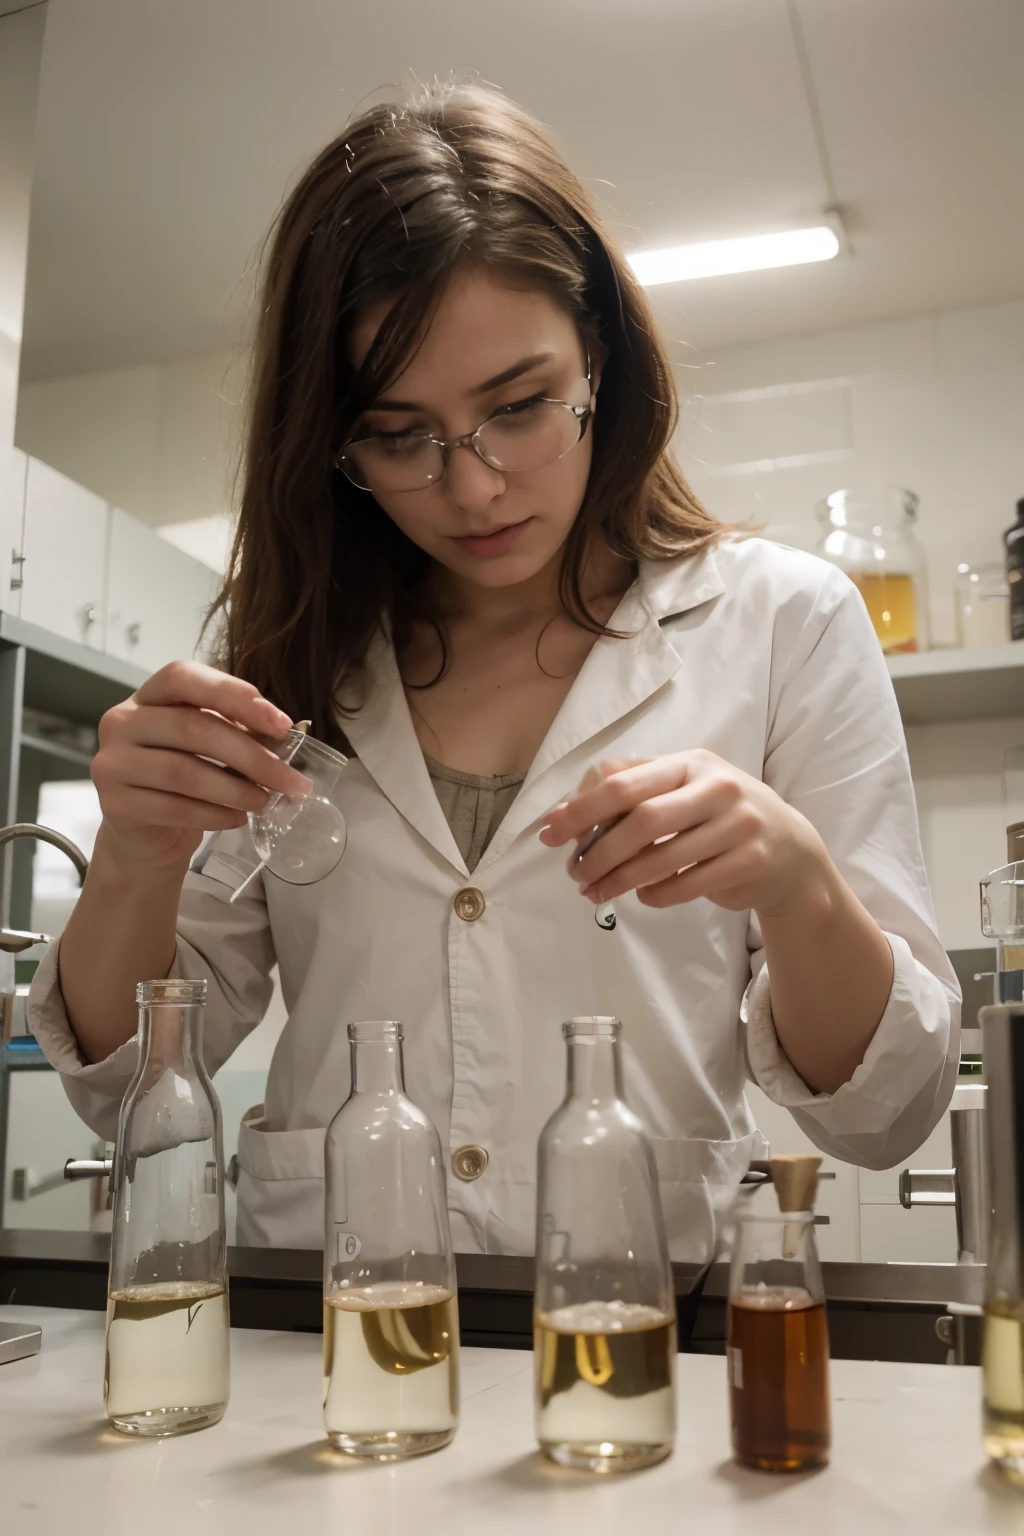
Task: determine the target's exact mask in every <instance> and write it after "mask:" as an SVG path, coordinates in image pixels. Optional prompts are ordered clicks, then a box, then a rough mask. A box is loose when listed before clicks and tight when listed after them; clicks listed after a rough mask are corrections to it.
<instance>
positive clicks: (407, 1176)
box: [324, 1020, 459, 1461]
mask: <svg viewBox="0 0 1024 1536" xmlns="http://www.w3.org/2000/svg"><path fill="white" fill-rule="evenodd" d="M348 1038H349V1043H350V1050H351V1057H352V1091H351V1093H350V1094H349V1096H348V1098H347V1099H346V1100H345V1102H344V1104H343V1105H342V1106H341V1108H340V1109H339V1111H338V1113H337V1114H336V1115H335V1117H334V1119H333V1120H332V1121H331V1123H330V1126H329V1127H328V1130H327V1139H326V1143H325V1148H324V1160H325V1175H326V1211H325V1231H324V1425H325V1427H326V1430H327V1438H328V1439H329V1440H330V1442H331V1444H332V1445H333V1446H335V1447H336V1448H337V1449H338V1450H339V1451H344V1452H346V1453H347V1454H348V1455H350V1456H365V1457H371V1458H373V1459H375V1460H377V1461H397V1460H399V1459H401V1458H403V1457H406V1456H416V1455H419V1454H420V1453H421V1452H423V1451H435V1450H438V1449H439V1448H440V1447H441V1446H442V1445H447V1444H448V1442H449V1440H451V1438H452V1436H453V1435H454V1433H455V1429H456V1426H457V1424H458V1419H459V1316H458V1303H457V1300H456V1294H457V1293H456V1280H455V1259H454V1256H453V1254H452V1239H451V1232H450V1230H449V1226H448V1204H447V1191H446V1186H445V1176H444V1163H443V1160H442V1155H441V1142H440V1138H439V1137H438V1134H437V1132H436V1130H435V1129H434V1127H433V1125H432V1124H431V1122H430V1121H429V1120H428V1119H427V1117H426V1115H425V1114H424V1113H423V1111H422V1110H420V1109H417V1107H416V1105H415V1104H413V1103H412V1101H411V1100H410V1099H408V1098H407V1097H406V1093H405V1074H404V1070H403V1066H402V1039H403V1034H402V1026H401V1024H397V1023H395V1022H393V1021H390V1020H386V1021H380V1020H374V1021H368V1022H364V1023H357V1024H350V1025H349V1026H348Z"/></svg>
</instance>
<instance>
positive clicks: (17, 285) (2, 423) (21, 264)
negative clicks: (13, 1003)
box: [0, 5, 46, 592]
mask: <svg viewBox="0 0 1024 1536" xmlns="http://www.w3.org/2000/svg"><path fill="white" fill-rule="evenodd" d="M45 27H46V6H45V5H40V6H36V7H35V8H34V9H32V10H22V11H19V12H17V13H15V14H13V15H2V14H0V592H6V591H7V590H8V580H9V575H10V563H9V562H10V554H11V546H12V544H13V543H14V542H15V539H14V530H15V526H16V523H17V521H18V517H17V513H16V511H15V507H14V500H15V498H14V496H13V495H12V490H13V486H14V473H13V460H12V457H11V447H12V445H13V442H14V416H15V406H16V400H17V393H18V369H19V365H20V361H21V322H22V317H23V314H24V309H25V272H26V265H27V259H28V219H29V204H30V200H31V192H32V146H33V141H34V137H35V123H36V100H37V97H38V94H39V66H40V63H41V61H42V53H43V32H44V30H45Z"/></svg>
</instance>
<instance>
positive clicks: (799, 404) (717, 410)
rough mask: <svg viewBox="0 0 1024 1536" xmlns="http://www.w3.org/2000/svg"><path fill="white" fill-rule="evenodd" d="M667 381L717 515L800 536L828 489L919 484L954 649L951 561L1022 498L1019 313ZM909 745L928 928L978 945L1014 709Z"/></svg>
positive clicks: (849, 339) (760, 352)
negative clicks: (928, 888)
mask: <svg viewBox="0 0 1024 1536" xmlns="http://www.w3.org/2000/svg"><path fill="white" fill-rule="evenodd" d="M679 379H680V387H681V389H684V390H685V391H686V392H687V398H686V402H685V406H684V410H683V418H682V422H681V426H680V434H679V448H680V456H681V458H682V459H683V462H684V464H685V467H686V470H687V473H688V474H689V475H690V477H691V479H692V481H693V483H694V486H695V488H696V489H697V491H698V492H699V494H700V495H701V496H702V497H703V498H704V500H705V501H706V502H707V504H708V505H709V506H710V507H711V508H712V509H713V510H714V511H715V512H717V513H719V514H720V515H721V516H724V517H726V518H729V519H730V520H735V521H741V520H744V519H751V520H753V521H754V522H755V523H762V524H768V525H769V531H771V529H772V528H775V527H780V526H781V527H788V528H792V529H793V537H794V539H796V538H799V537H801V536H804V537H806V538H807V539H809V540H810V539H812V538H813V536H814V534H815V531H816V529H817V526H818V525H817V524H816V522H815V519H814V504H815V502H816V501H817V500H818V499H819V498H820V497H822V496H824V495H826V494H827V493H828V492H829V491H832V490H835V489H837V488H838V487H840V486H843V485H848V484H850V483H851V482H852V483H854V484H867V485H885V484H895V485H904V486H907V487H909V488H910V489H911V490H914V491H916V492H917V493H918V495H919V496H920V498H921V509H920V514H919V535H920V539H921V542H922V543H923V544H924V546H925V549H926V552H927V556H928V564H929V585H930V592H931V620H932V638H933V643H939V644H951V643H952V642H953V639H954V622H953V601H952V599H953V580H954V575H955V570H956V566H957V564H958V562H960V561H968V562H970V563H972V564H974V563H980V562H982V561H996V560H1001V558H1002V553H1003V546H1002V543H1001V538H1000V535H1001V534H1002V531H1003V529H1005V528H1007V527H1009V525H1010V524H1011V523H1012V522H1013V519H1014V505H1015V502H1016V500H1017V498H1018V497H1020V496H1024V302H1021V303H1016V304H1004V305H998V306H991V307H985V308H979V309H968V310H954V311H948V312H946V313H942V314H937V315H934V316H930V317H929V316H925V317H922V318H918V319H914V320H896V321H891V322H888V323H886V324H880V325H870V326H863V327H861V328H858V329H856V330H849V331H833V332H823V333H821V334H819V335H816V336H805V337H800V338H797V339H794V340H789V341H778V342H770V343H768V342H766V343H762V344H759V345H757V346H752V347H738V348H733V349H730V350H728V351H724V352H722V353H720V354H718V355H716V356H714V357H710V358H708V359H706V360H705V361H704V362H703V363H702V364H700V365H699V366H697V367H696V368H690V367H687V368H686V369H681V370H680V372H679ZM907 739H908V745H909V748H910V755H911V762H912V766H913V770H914V782H915V786H916V789H917V798H918V809H919V811H920V815H921V832H922V838H923V842H924V851H925V860H926V862H927V865H928V871H929V875H930V878H931V881H932V890H933V894H934V897H935V904H936V908H937V913H938V919H939V931H940V934H941V936H942V940H943V942H944V943H945V944H946V946H947V947H948V948H951V949H958V948H974V947H977V946H979V945H981V944H983V943H984V939H983V938H982V936H981V933H980V929H979V926H978V889H977V883H978V880H979V878H980V876H981V875H982V874H984V873H985V872H986V871H987V870H989V869H991V868H992V867H994V866H995V865H996V864H999V863H1001V862H1002V861H1003V859H1004V856H1005V854H1004V850H1005V837H1004V835H1003V827H1004V820H1005V818H1004V814H1003V809H1002V784H1001V776H1000V758H1001V754H1002V752H1003V750H1004V749H1005V748H1006V747H1008V746H1011V745H1020V744H1024V699H1022V701H1021V713H1020V716H1019V717H1018V718H1017V719H1015V720H1002V721H984V722H972V723H970V724H969V725H967V726H964V725H926V726H912V727H911V728H910V729H909V730H908V732H907Z"/></svg>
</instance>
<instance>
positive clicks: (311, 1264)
mask: <svg viewBox="0 0 1024 1536" xmlns="http://www.w3.org/2000/svg"><path fill="white" fill-rule="evenodd" d="M109 1251H110V1239H109V1237H108V1236H106V1235H105V1234H103V1233H95V1232H42V1231H20V1230H18V1229H15V1228H8V1229H4V1230H2V1231H0V1264H2V1263H3V1261H4V1260H7V1261H9V1262H11V1263H13V1264H15V1265H18V1264H22V1265H25V1264H32V1263H33V1262H35V1263H38V1264H42V1265H46V1266H55V1267H60V1268H70V1269H74V1268H83V1269H91V1270H95V1269H97V1268H105V1267H106V1264H107V1258H108V1254H109ZM457 1265H458V1274H459V1286H460V1288H461V1289H463V1290H470V1291H500V1292H505V1293H508V1294H514V1295H524V1294H529V1293H530V1292H531V1291H532V1290H533V1259H532V1258H529V1257H524V1256H520V1255H514V1254H480V1253H466V1254H458V1255H457ZM228 1267H229V1270H230V1273H231V1276H232V1279H233V1280H236V1281H241V1282H242V1283H244V1282H245V1281H261V1282H264V1283H268V1282H269V1283H278V1284H281V1285H286V1286H288V1285H291V1286H295V1285H298V1286H302V1287H304V1288H305V1287H308V1286H313V1285H316V1286H318V1285H319V1284H320V1282H321V1276H322V1269H323V1254H322V1253H321V1252H320V1250H319V1249H290V1248H231V1249H229V1250H228ZM821 1268H822V1275H823V1278H824V1282H825V1294H826V1296H827V1297H828V1299H829V1301H836V1302H860V1303H865V1304H870V1303H873V1302H877V1303H880V1304H884V1303H890V1304H891V1303H894V1302H895V1303H904V1304H907V1305H915V1304H917V1305H925V1306H933V1307H934V1306H945V1305H946V1304H947V1303H948V1302H951V1301H952V1302H957V1303H959V1304H961V1305H973V1306H980V1305H981V1303H982V1302H983V1300H984V1291H985V1266H984V1265H983V1264H835V1263H833V1264H823V1265H822V1266H821ZM673 1271H674V1274H675V1281H676V1293H677V1294H678V1295H680V1296H685V1295H686V1294H687V1293H688V1292H689V1291H691V1290H692V1289H693V1287H694V1285H695V1283H696V1281H697V1278H698V1276H699V1274H700V1266H698V1265H695V1264H675V1265H673ZM727 1291H728V1265H727V1264H726V1263H716V1264H713V1265H712V1266H711V1269H710V1270H709V1272H708V1275H707V1279H706V1282H705V1285H704V1295H705V1296H706V1297H708V1298H713V1299H721V1298H724V1297H725V1296H726V1294H727ZM0 1299H2V1298H0Z"/></svg>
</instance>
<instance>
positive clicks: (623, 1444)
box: [534, 1018, 676, 1472]
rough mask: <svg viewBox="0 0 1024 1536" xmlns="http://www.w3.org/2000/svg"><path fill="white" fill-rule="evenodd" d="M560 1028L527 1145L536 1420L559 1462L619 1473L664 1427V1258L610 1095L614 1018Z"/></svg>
mask: <svg viewBox="0 0 1024 1536" xmlns="http://www.w3.org/2000/svg"><path fill="white" fill-rule="evenodd" d="M562 1028H563V1033H564V1035H565V1040H566V1045H567V1047H568V1055H569V1063H568V1082H567V1088H566V1096H565V1099H564V1101H563V1103H562V1104H561V1106H560V1107H559V1108H558V1109H557V1110H556V1111H555V1113H554V1115H552V1117H551V1119H550V1120H549V1121H548V1123H547V1125H546V1126H545V1127H544V1130H543V1131H542V1133H541V1137H540V1143H539V1146H538V1173H537V1185H538V1187H537V1276H536V1285H535V1292H534V1409H535V1424H536V1432H537V1439H538V1440H539V1442H540V1446H541V1449H542V1450H543V1452H544V1453H545V1455H547V1456H549V1457H550V1458H551V1459H552V1460H553V1461H556V1462H558V1463H560V1464H561V1465H562V1466H570V1467H579V1468H582V1469H584V1470H586V1471H590V1472H625V1471H631V1470H633V1469H635V1468H638V1467H646V1466H650V1465H651V1464H652V1463H654V1462H657V1461H661V1460H662V1459H663V1458H664V1457H666V1456H668V1455H669V1453H670V1452H671V1450H672V1445H673V1441H674V1439H675V1427H676V1405H675V1365H676V1312H675V1298H674V1296H673V1291H672V1270H671V1266H670V1264H669V1258H668V1245H667V1242H666V1239H665V1224H664V1220H663V1218H662V1211H661V1202H660V1199H659V1195H658V1176H657V1172H656V1169H655V1166H654V1156H653V1153H652V1151H651V1148H650V1145H649V1143H648V1141H647V1138H646V1136H645V1134H644V1130H643V1126H642V1125H641V1123H640V1121H639V1120H638V1119H637V1117H636V1115H634V1114H633V1112H632V1110H630V1109H629V1107H628V1105H627V1104H626V1103H625V1102H624V1100H623V1096H622V1073H621V1067H620V1062H619V1044H618V1041H619V1024H618V1021H617V1020H616V1019H611V1018H577V1019H570V1020H569V1021H568V1023H566V1024H564V1025H563V1026H562Z"/></svg>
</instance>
